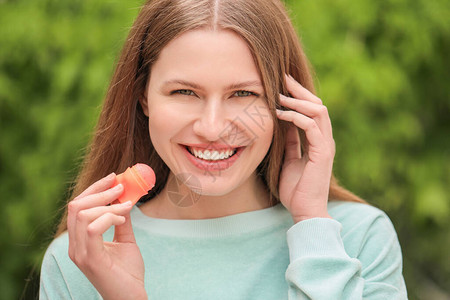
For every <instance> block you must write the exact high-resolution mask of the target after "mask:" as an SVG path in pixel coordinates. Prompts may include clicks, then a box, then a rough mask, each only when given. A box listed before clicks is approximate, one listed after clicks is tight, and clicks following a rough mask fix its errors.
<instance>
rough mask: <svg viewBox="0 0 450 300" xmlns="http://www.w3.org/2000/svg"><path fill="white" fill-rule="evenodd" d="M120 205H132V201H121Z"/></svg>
mask: <svg viewBox="0 0 450 300" xmlns="http://www.w3.org/2000/svg"><path fill="white" fill-rule="evenodd" d="M122 205H123V206H125V207H127V206H132V205H133V202H131V201H127V202H124V203H122Z"/></svg>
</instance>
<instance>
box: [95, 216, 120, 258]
mask: <svg viewBox="0 0 450 300" xmlns="http://www.w3.org/2000/svg"><path fill="white" fill-rule="evenodd" d="M124 222H125V217H124V216H118V215H116V214H113V213H109V212H108V213H106V214H103V215H101V216H100V217H98V218H97V219H95V220H94V221H93V222H92V223H90V224H89V225H88V227H87V228H86V250H87V253H88V255H90V256H91V257H95V256H96V255H98V254H99V253H101V251H103V247H104V245H103V234H104V233H105V232H106V231H107V230H108V229H109V228H110V227H111V226H120V225H122V224H123V223H124Z"/></svg>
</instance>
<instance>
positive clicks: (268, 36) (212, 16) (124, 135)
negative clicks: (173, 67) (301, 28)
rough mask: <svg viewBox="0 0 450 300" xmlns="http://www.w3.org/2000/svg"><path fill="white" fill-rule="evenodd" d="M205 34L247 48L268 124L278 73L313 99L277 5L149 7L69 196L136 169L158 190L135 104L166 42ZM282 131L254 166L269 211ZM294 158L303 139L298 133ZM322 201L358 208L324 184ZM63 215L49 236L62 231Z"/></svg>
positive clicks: (238, 1)
mask: <svg viewBox="0 0 450 300" xmlns="http://www.w3.org/2000/svg"><path fill="white" fill-rule="evenodd" d="M198 28H210V29H211V30H232V31H234V32H236V33H238V34H239V35H240V36H241V37H242V38H243V39H244V40H245V41H246V42H247V44H248V46H249V48H250V50H251V52H252V55H253V58H254V60H255V63H256V65H257V66H258V68H259V71H260V73H261V78H262V81H263V86H264V89H265V94H266V97H267V102H268V105H269V108H270V111H271V112H272V114H273V115H272V118H273V120H277V118H276V115H275V108H277V107H279V100H278V98H279V97H278V94H279V93H280V92H281V93H283V94H287V90H286V87H285V84H284V74H290V75H292V77H294V78H295V79H296V80H297V81H298V82H300V83H301V84H302V85H303V86H304V87H306V88H307V89H308V90H310V91H311V92H313V93H314V86H313V78H312V75H311V69H310V66H309V63H308V60H307V58H306V56H305V54H304V52H303V50H302V47H301V45H300V41H299V39H298V37H297V34H296V32H295V30H294V28H293V26H292V24H291V21H290V19H289V16H288V14H287V12H286V9H285V7H284V5H283V4H282V3H281V2H280V1H278V0H252V1H248V0H183V1H181V0H149V1H147V2H146V3H145V4H144V5H143V7H142V9H141V11H140V13H139V15H138V17H137V19H136V21H135V22H134V24H133V26H132V28H131V31H130V33H129V35H128V38H127V40H126V42H125V45H124V48H123V50H122V53H121V55H120V58H119V61H118V63H117V67H116V69H115V72H114V76H113V78H112V81H111V84H110V86H109V89H108V92H107V95H106V99H105V102H104V105H103V108H102V111H101V114H100V118H99V121H98V124H97V127H96V130H95V132H94V136H93V139H92V141H91V143H90V145H89V147H88V149H87V153H86V157H85V159H84V162H83V164H82V168H81V171H80V173H79V175H78V177H77V179H76V184H75V186H74V188H73V190H72V195H73V196H75V195H78V194H80V193H81V192H82V191H83V190H85V189H86V188H87V187H88V186H89V185H91V184H92V183H93V182H95V181H97V180H98V179H100V178H102V177H104V176H106V175H108V174H109V173H111V172H116V173H120V172H122V171H124V170H125V169H126V168H127V167H129V166H131V165H133V164H135V163H137V162H143V163H147V164H149V165H150V166H151V167H152V168H153V169H154V170H155V173H156V175H157V182H156V185H155V187H154V189H153V192H152V193H153V195H156V194H158V193H159V192H160V191H161V190H162V189H163V188H164V186H165V185H166V182H167V177H168V174H169V169H168V167H167V166H166V164H165V163H164V162H163V161H162V160H161V158H160V157H159V155H158V154H157V153H156V151H155V149H154V147H153V145H152V142H151V140H150V137H149V132H148V119H147V117H146V116H145V115H144V113H143V110H142V107H141V106H140V104H139V99H142V97H144V93H145V86H146V83H147V81H148V78H149V76H150V75H151V66H152V64H153V63H154V62H155V61H156V60H157V59H158V55H159V53H160V52H161V50H162V49H163V48H164V46H165V45H167V43H169V42H170V41H171V40H173V39H174V38H176V37H177V36H179V35H181V34H183V33H184V32H186V31H189V30H193V29H198ZM285 127H286V126H285V124H284V123H283V122H275V124H274V136H273V141H272V145H271V147H270V150H269V152H268V153H267V155H266V157H265V158H264V159H263V161H262V162H261V164H260V165H259V167H258V170H257V172H258V174H259V176H261V178H262V179H263V181H264V182H265V183H266V185H267V188H268V191H269V193H270V199H271V202H272V204H275V203H278V202H279V199H278V181H279V174H280V168H281V165H282V161H283V153H284V144H285V131H286V128H285ZM299 134H300V137H301V140H302V141H303V142H302V151H306V150H307V147H308V145H307V143H306V141H307V140H306V137H305V135H304V132H303V131H302V130H299ZM329 198H330V199H333V200H347V201H356V202H364V201H363V200H361V199H360V198H359V197H357V196H355V195H354V194H352V193H351V192H349V191H347V190H346V189H344V188H343V187H341V186H339V184H338V183H337V181H336V179H335V177H334V176H332V178H331V184H330V192H329ZM66 219H67V209H66V211H65V212H64V215H63V218H62V220H61V223H60V224H59V226H58V230H57V232H56V235H59V234H60V233H62V232H63V231H65V230H66V229H67V224H66Z"/></svg>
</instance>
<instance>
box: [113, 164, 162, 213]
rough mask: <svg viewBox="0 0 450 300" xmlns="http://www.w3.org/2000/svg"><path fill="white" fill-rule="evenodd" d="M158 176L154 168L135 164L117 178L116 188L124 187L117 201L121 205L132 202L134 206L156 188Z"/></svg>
mask: <svg viewBox="0 0 450 300" xmlns="http://www.w3.org/2000/svg"><path fill="white" fill-rule="evenodd" d="M155 181H156V176H155V172H154V171H153V169H152V168H150V167H149V166H147V165H146V164H135V165H134V166H133V167H131V168H127V169H126V170H125V172H123V173H122V174H119V175H117V176H116V181H115V182H114V186H116V185H118V184H119V183H120V184H122V185H123V188H124V190H123V193H122V195H120V197H119V198H117V200H118V201H119V202H120V203H124V202H127V201H131V202H132V203H133V205H134V204H136V202H138V201H139V199H140V198H141V197H142V196H144V195H145V194H147V193H148V191H149V190H151V189H152V188H153V187H154V186H155Z"/></svg>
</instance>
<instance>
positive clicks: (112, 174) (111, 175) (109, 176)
mask: <svg viewBox="0 0 450 300" xmlns="http://www.w3.org/2000/svg"><path fill="white" fill-rule="evenodd" d="M114 176H116V174H115V173H114V172H112V173H111V174H109V175H108V176H106V179H108V180H109V179H112V178H113V177H114Z"/></svg>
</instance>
